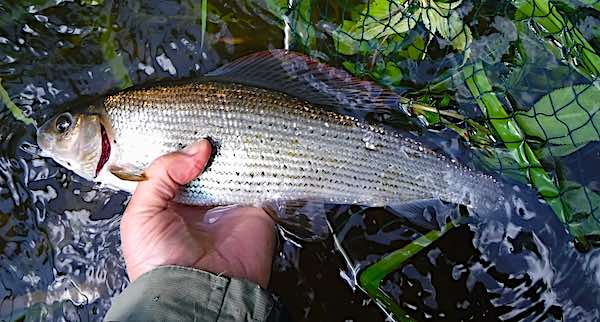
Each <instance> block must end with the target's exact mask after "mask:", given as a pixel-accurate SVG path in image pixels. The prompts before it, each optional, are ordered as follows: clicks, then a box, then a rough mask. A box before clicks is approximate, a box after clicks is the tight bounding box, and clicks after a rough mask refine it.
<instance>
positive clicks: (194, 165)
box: [127, 140, 211, 214]
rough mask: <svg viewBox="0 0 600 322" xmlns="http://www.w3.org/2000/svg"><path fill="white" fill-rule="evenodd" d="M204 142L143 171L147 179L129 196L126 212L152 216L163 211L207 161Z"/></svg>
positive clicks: (171, 154) (156, 162)
mask: <svg viewBox="0 0 600 322" xmlns="http://www.w3.org/2000/svg"><path fill="white" fill-rule="evenodd" d="M210 153H211V146H210V143H209V142H208V141H207V140H201V141H198V142H196V143H194V144H192V145H190V146H188V147H186V148H185V149H183V150H181V151H177V152H172V153H169V154H166V155H164V156H161V157H160V158H158V159H156V160H154V162H152V163H151V164H150V166H149V167H148V168H147V169H146V171H145V174H146V176H147V177H148V180H146V181H143V182H140V183H139V184H138V186H137V188H136V190H135V192H134V194H133V196H132V197H131V201H130V202H129V206H128V207H127V210H128V211H127V212H129V211H133V212H136V213H139V212H144V213H149V214H153V213H155V212H157V211H161V210H163V209H165V208H166V207H167V206H168V204H169V201H171V200H173V199H174V198H175V196H176V195H177V193H178V192H179V189H180V188H181V186H183V185H186V184H188V183H189V182H191V181H192V180H194V179H195V178H197V177H198V176H199V175H200V174H201V173H202V171H203V170H204V167H205V166H206V163H207V162H208V160H209V158H210Z"/></svg>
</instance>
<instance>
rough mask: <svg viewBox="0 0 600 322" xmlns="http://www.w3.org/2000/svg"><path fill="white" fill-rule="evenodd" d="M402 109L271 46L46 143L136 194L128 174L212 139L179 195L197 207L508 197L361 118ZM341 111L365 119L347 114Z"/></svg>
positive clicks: (153, 90)
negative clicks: (205, 159)
mask: <svg viewBox="0 0 600 322" xmlns="http://www.w3.org/2000/svg"><path fill="white" fill-rule="evenodd" d="M397 105H398V97H397V96H396V95H395V94H394V93H392V92H389V91H386V90H384V89H382V88H381V87H378V86H376V85H375V84H373V83H370V82H366V81H360V80H357V79H356V78H353V77H351V76H350V75H348V74H347V73H345V72H343V71H340V70H337V69H334V68H331V67H328V66H327V65H324V64H321V63H317V62H315V61H312V60H310V59H309V58H307V57H306V56H302V55H299V54H294V53H288V52H284V51H271V52H263V53H257V54H254V55H251V56H248V57H246V58H242V59H240V60H238V61H235V62H233V63H231V64H228V65H225V66H224V67H222V68H220V69H218V70H216V71H214V72H212V73H210V74H209V75H206V76H205V77H203V78H201V79H197V80H194V81H189V82H186V83H178V84H172V85H166V86H154V87H149V88H143V89H130V90H126V91H123V92H120V93H117V94H115V95H110V96H108V97H106V98H104V99H102V100H100V101H97V102H94V103H93V104H89V105H88V104H86V105H84V106H78V107H75V108H72V109H70V110H69V111H67V112H65V113H62V114H59V115H57V116H55V117H54V118H52V119H50V120H49V121H47V122H46V123H45V124H44V125H43V126H42V127H40V128H39V130H38V144H39V146H40V147H41V148H42V150H43V151H44V154H45V155H47V156H49V157H52V158H54V159H55V160H56V161H57V162H58V163H60V164H62V165H63V166H65V167H67V168H69V169H72V170H73V171H75V172H76V173H77V174H79V175H81V176H83V177H85V178H88V179H90V180H95V181H98V182H101V183H105V184H107V185H110V186H113V187H116V188H118V189H124V190H128V191H132V189H133V188H134V185H131V184H130V183H128V182H127V180H128V179H136V178H138V179H143V176H140V174H141V172H140V171H139V170H138V169H144V168H145V167H146V166H148V164H149V163H150V162H151V161H152V160H154V159H156V158H157V157H159V156H161V155H163V154H166V153H169V152H171V151H175V150H178V149H180V148H182V147H184V146H186V145H189V144H191V143H192V142H194V141H196V140H198V139H201V138H206V137H209V138H211V139H212V140H213V141H214V143H215V144H214V147H213V148H214V149H216V155H215V156H214V159H213V161H212V163H211V164H210V166H209V167H208V168H207V169H206V170H205V171H204V173H203V174H202V175H201V176H200V177H199V178H198V179H196V180H195V181H193V182H192V183H191V184H190V185H188V186H187V187H185V188H184V189H183V190H182V191H181V193H180V195H179V196H178V201H180V202H182V203H185V204H192V205H226V204H248V205H260V204H264V203H267V202H287V201H307V200H308V201H311V200H314V201H319V202H324V203H333V204H360V205H366V206H386V205H398V204H402V203H407V202H411V201H416V200H423V199H432V198H434V199H441V200H444V201H448V202H453V203H458V204H464V205H467V206H473V207H478V206H482V205H487V206H490V205H493V204H494V203H496V202H497V201H498V200H499V198H500V196H499V189H498V187H499V184H498V183H497V182H495V181H494V180H493V179H492V178H491V177H489V176H486V175H484V174H481V173H478V172H474V171H472V170H470V169H468V168H466V167H464V166H461V165H459V164H457V163H455V162H452V161H451V160H449V159H448V158H446V157H444V156H442V155H440V154H437V153H435V152H433V151H431V150H429V149H427V148H425V147H424V146H422V145H421V144H419V143H417V142H415V141H414V140H412V139H409V138H406V137H403V136H401V135H399V134H398V133H396V132H394V131H393V130H390V129H388V128H383V127H379V126H376V125H371V124H369V122H367V118H366V117H362V116H364V115H366V114H368V112H369V111H385V110H393V109H394V108H397V107H398V106H397ZM340 107H343V109H354V112H355V113H353V114H354V115H358V116H357V117H351V116H347V115H342V114H340V113H337V112H336V111H339V110H340V109H342V108H340ZM123 179H125V180H123Z"/></svg>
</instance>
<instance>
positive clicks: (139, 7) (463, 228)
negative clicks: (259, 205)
mask: <svg viewBox="0 0 600 322" xmlns="http://www.w3.org/2000/svg"><path fill="white" fill-rule="evenodd" d="M208 3H209V10H208V23H207V31H206V33H205V34H204V36H203V33H202V29H201V23H200V21H201V10H200V1H194V2H192V1H144V2H137V1H105V2H103V3H101V4H98V5H90V4H88V3H87V2H86V1H81V2H79V1H75V2H73V1H44V0H35V1H7V0H2V1H0V77H1V78H2V86H3V87H4V88H5V89H6V90H7V92H8V94H9V96H10V98H11V99H12V101H13V102H14V103H16V104H17V105H18V106H19V107H20V108H21V109H22V110H23V111H25V113H26V114H27V115H30V116H32V118H33V119H34V120H35V121H36V122H37V123H38V124H41V122H43V121H44V120H45V119H46V118H48V117H49V116H51V115H53V114H55V113H57V112H58V111H59V110H60V109H61V108H64V107H65V104H67V103H68V102H70V101H72V100H75V99H77V98H79V97H81V96H84V95H85V96H98V95H103V94H105V93H106V92H109V91H112V90H115V89H118V88H119V87H121V86H123V85H125V84H127V83H129V82H130V83H132V84H140V83H144V82H148V81H154V80H159V79H177V78H183V77H191V76H194V75H201V74H202V73H204V72H206V71H210V70H212V69H214V68H215V67H217V66H220V65H222V64H223V63H225V62H228V61H230V60H232V59H234V58H237V57H240V56H243V55H244V54H248V53H252V52H255V51H259V50H265V49H272V48H282V47H284V41H285V36H284V33H283V31H282V29H281V28H280V25H281V17H276V16H274V15H273V13H272V11H270V10H269V9H268V8H269V6H268V4H267V3H266V2H260V1H259V2H240V1H236V2H228V3H226V4H223V3H213V2H212V1H208ZM475 5H481V4H477V3H476V4H475ZM482 7H483V6H482ZM331 8H333V9H332V10H334V9H336V8H337V7H336V6H332V7H331ZM338 9H339V8H338ZM111 30H112V31H111ZM495 35H496V36H497V37H496V38H494V37H493V36H494V35H489V38H490V39H492V40H493V41H494V42H495V43H496V44H498V43H500V44H501V43H502V35H504V34H503V33H502V32H498V33H497V34H495ZM107 38H110V39H109V40H110V41H107ZM201 39H204V43H201ZM323 41H324V42H326V40H325V39H324V40H323ZM107 44H112V46H114V48H110V46H111V45H107ZM107 46H108V47H107ZM291 48H294V44H293V43H292V44H291ZM113 49H116V52H117V53H119V55H117V56H115V55H111V54H110V53H111V52H112V53H114V52H115V50H113ZM530 49H531V50H533V51H535V50H536V47H535V46H534V45H532V46H531V48H530ZM111 50H112V51H111ZM320 58H321V59H322V60H323V61H328V62H329V63H331V64H332V65H336V66H339V61H338V60H336V59H335V57H334V56H332V55H327V45H324V50H323V52H322V55H321V57H320ZM448 61H450V62H451V61H452V60H451V59H450V60H447V61H446V63H447V62H448ZM438 62H439V60H438ZM551 63H552V62H548V61H544V62H541V63H540V66H546V67H547V66H548V65H549V64H551ZM412 64H413V65H412V66H408V67H407V68H408V70H409V71H410V72H411V73H412V74H411V77H412V82H408V83H405V84H404V85H403V86H402V87H398V88H397V91H398V92H399V93H404V92H407V91H410V90H413V89H419V88H422V87H423V86H424V84H425V83H426V82H427V80H428V79H432V78H433V76H434V74H435V73H438V72H439V69H440V68H439V67H440V66H436V65H435V61H434V62H433V63H432V61H427V62H423V63H422V64H419V63H414V62H413V63H412ZM119 66H120V67H119ZM119 68H124V69H123V70H121V72H120V71H119ZM545 70H546V71H547V70H548V69H545ZM123 71H124V73H123ZM536 72H539V71H537V70H535V69H533V70H532V71H531V73H533V74H535V73H536ZM123 75H128V76H126V77H123ZM548 77H551V75H548ZM573 77H574V78H576V76H573ZM128 79H129V80H128ZM533 80H535V79H533ZM562 81H565V82H566V81H568V80H564V79H563V80H562ZM527 86H530V87H531V91H529V90H528V91H527V93H528V94H527V95H525V94H524V95H522V96H517V97H516V99H517V100H523V101H527V100H529V101H533V98H532V97H539V95H538V96H536V95H537V94H536V92H535V90H536V87H535V84H531V83H528V84H527ZM456 95H457V100H458V101H460V100H461V98H462V99H463V101H464V102H465V106H464V107H463V108H464V110H465V111H468V110H469V109H471V110H473V102H472V101H470V102H469V101H468V99H467V98H465V94H464V93H461V92H457V93H456ZM407 123H411V122H410V120H407ZM413 127H414V125H413ZM416 127H417V128H418V126H416ZM34 131H35V129H34V127H33V126H26V125H25V124H23V123H22V122H19V121H17V120H15V119H14V118H13V116H12V115H11V113H10V112H9V111H8V109H7V107H6V106H4V107H2V108H0V144H1V146H2V147H1V149H0V321H15V320H18V321H97V320H100V319H101V318H102V317H103V315H104V313H105V312H106V310H107V309H108V307H109V305H110V299H111V297H112V296H114V295H116V294H118V293H119V292H120V291H121V290H122V289H123V288H124V287H125V286H126V285H127V283H128V281H127V277H126V275H125V269H124V264H123V261H122V258H121V253H120V249H119V244H120V242H119V231H118V225H119V219H120V214H121V212H122V211H123V209H124V207H125V205H126V203H127V201H128V195H126V194H124V193H115V192H112V191H109V190H106V189H99V188H97V187H94V185H93V184H92V183H90V182H87V181H85V180H83V179H81V178H79V177H78V176H76V175H74V174H73V173H71V172H70V171H68V170H65V169H63V168H61V167H60V166H58V165H57V164H56V163H55V162H53V161H52V160H48V159H43V158H39V157H37V156H36V155H35V154H34V153H31V152H32V151H35V149H33V148H32V145H34V142H35V137H34ZM423 140H426V141H428V142H429V143H430V144H432V145H434V146H436V147H437V149H439V150H441V151H444V152H445V153H446V154H449V155H450V156H452V157H454V158H456V159H458V160H461V161H462V162H465V163H467V164H470V165H472V166H476V163H475V162H474V161H473V160H474V157H473V154H472V150H471V149H469V148H468V147H466V146H464V144H463V143H462V141H461V140H459V138H457V136H456V135H455V134H452V133H451V132H449V131H442V132H441V133H426V134H425V135H424V136H423ZM599 151H600V150H599V149H598V145H592V146H591V147H589V148H586V149H584V150H580V151H578V152H577V153H576V154H573V155H572V156H570V157H569V158H568V159H567V160H566V161H565V162H564V164H562V169H561V171H567V172H568V173H569V176H571V177H576V178H578V180H579V181H580V182H581V181H583V182H584V183H586V184H587V185H589V186H592V187H594V186H595V187H598V177H599V174H598V170H597V164H598V163H597V161H598V159H599V155H600V152H599ZM506 182H507V183H508V184H509V186H510V185H512V184H513V183H511V182H509V181H506ZM501 208H502V209H501V210H499V211H495V212H492V213H486V214H477V215H472V216H471V217H470V219H469V220H468V223H467V224H463V225H460V226H459V227H457V228H454V229H453V230H451V231H450V232H448V233H447V234H446V235H445V236H444V237H443V238H442V239H441V240H440V241H438V242H437V243H435V244H434V245H433V246H431V247H428V248H426V249H425V250H424V251H423V252H422V253H420V254H419V255H417V256H416V257H414V258H412V259H410V260H409V261H408V262H407V263H406V264H405V265H404V266H402V267H401V268H400V269H399V270H398V271H397V272H395V273H394V274H392V275H391V276H389V277H388V278H387V279H386V281H385V282H384V284H383V286H384V288H385V290H386V291H387V292H388V293H389V294H392V295H393V296H394V297H395V298H396V299H397V300H398V302H399V303H401V305H402V307H403V308H404V309H405V310H406V311H407V312H409V313H410V314H411V315H412V316H413V317H416V318H418V319H420V320H448V321H455V320H473V321H482V320H486V321H488V320H489V321H494V320H509V321H517V320H525V321H545V320H559V319H564V320H568V321H597V320H599V319H600V288H599V286H600V251H598V250H597V249H592V250H591V251H587V252H579V251H577V250H576V248H575V247H574V244H573V242H572V240H571V238H570V237H569V235H568V234H567V233H566V231H565V229H564V227H563V226H562V225H561V224H560V223H559V222H558V220H557V219H556V217H555V216H554V215H553V213H552V211H551V210H550V208H548V207H547V206H546V205H545V204H544V203H542V202H540V201H539V200H538V199H537V197H536V195H535V193H534V192H532V191H531V190H530V189H529V188H527V187H525V186H522V185H520V186H519V185H515V186H514V190H513V192H512V193H510V194H509V195H508V197H507V202H506V204H505V205H502V207H501ZM456 211H457V210H456V209H454V207H453V206H451V205H441V204H439V205H436V206H433V207H430V208H428V210H427V211H426V212H425V214H423V216H421V217H423V218H424V221H421V222H420V223H417V221H418V220H416V219H415V218H413V220H408V219H406V218H404V217H402V216H396V215H394V214H392V213H391V212H389V211H384V210H382V209H363V208H361V207H357V206H352V207H347V206H339V207H334V209H332V211H331V213H330V219H331V222H332V225H333V227H334V229H335V231H336V232H337V234H336V238H337V240H339V241H340V245H341V249H343V252H344V255H342V253H341V252H340V247H337V246H335V242H334V239H333V238H332V237H330V238H329V239H328V240H325V241H323V242H317V243H308V244H307V243H304V244H301V245H300V246H298V245H295V244H294V243H292V242H286V243H284V245H283V247H282V251H281V253H280V256H279V258H278V259H277V260H276V263H275V273H274V275H273V280H272V283H271V288H272V289H273V291H274V292H275V293H277V294H279V295H280V296H281V298H282V299H283V300H284V301H285V302H286V303H287V305H288V307H289V309H290V311H291V313H292V315H293V317H294V318H295V319H296V320H298V321H301V320H310V321H366V320H369V321H372V320H379V321H383V320H384V319H385V315H384V314H382V313H381V311H380V310H379V309H378V308H377V307H376V305H375V304H374V303H373V301H371V300H369V298H368V297H367V296H365V295H364V294H363V293H362V291H361V290H359V289H358V288H356V287H355V285H354V281H355V278H356V274H355V273H356V272H357V271H358V270H360V268H364V267H366V266H368V264H370V263H373V262H375V261H376V260H377V259H378V258H380V257H381V256H382V255H384V254H386V253H388V252H390V251H392V250H395V249H397V248H399V247H401V246H403V245H405V244H407V243H408V242H410V241H411V240H413V239H414V238H415V237H416V236H418V234H419V233H425V232H427V231H428V229H431V228H435V227H438V226H439V223H443V222H444V220H445V219H446V218H449V217H455V216H456Z"/></svg>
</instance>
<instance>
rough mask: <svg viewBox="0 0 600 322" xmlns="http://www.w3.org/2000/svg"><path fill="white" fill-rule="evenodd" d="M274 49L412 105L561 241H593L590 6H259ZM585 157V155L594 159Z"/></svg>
mask: <svg viewBox="0 0 600 322" xmlns="http://www.w3.org/2000/svg"><path fill="white" fill-rule="evenodd" d="M267 6H268V8H269V9H270V10H271V11H272V12H273V13H275V14H276V15H278V16H280V17H283V19H282V22H281V23H282V27H283V29H284V32H285V33H286V46H288V47H289V48H291V49H296V50H301V51H304V52H307V53H309V54H310V55H312V56H313V57H317V58H320V59H325V60H329V61H331V62H335V63H336V64H337V65H339V66H341V67H343V68H345V69H346V70H348V71H349V72H351V73H353V74H355V75H358V76H360V77H363V78H371V79H373V80H375V81H377V82H379V83H380V84H383V85H386V86H388V87H390V88H392V89H394V90H395V91H396V92H397V93H398V94H400V95H403V96H405V97H408V98H410V99H411V100H412V101H411V102H414V104H411V105H410V106H403V108H404V109H405V110H407V111H408V112H409V113H410V115H411V119H412V120H413V121H414V123H415V124H417V125H418V126H420V127H421V128H428V129H430V130H436V131H453V132H455V133H457V135H458V136H460V137H461V138H462V140H463V141H464V142H466V143H467V144H468V145H470V146H472V147H474V148H475V149H474V152H473V154H472V156H471V157H472V158H471V160H470V162H472V164H474V165H475V166H476V167H479V168H483V169H486V170H488V171H492V172H496V173H498V174H499V175H500V176H503V177H509V178H512V179H514V180H516V181H519V182H522V183H527V184H530V185H531V186H532V187H533V188H534V189H536V190H537V191H538V193H539V196H540V197H541V198H542V199H544V200H545V202H547V203H548V204H549V205H550V207H551V208H552V210H553V211H554V213H555V214H556V215H557V216H558V218H559V219H560V220H561V222H563V223H564V224H566V227H567V228H568V229H569V231H570V233H571V234H572V235H574V236H575V237H578V238H580V239H581V240H583V239H582V237H584V236H586V237H587V241H584V244H585V243H587V242H588V241H589V240H594V239H597V236H598V235H599V234H600V212H599V209H598V207H599V205H600V195H599V194H598V193H600V189H599V188H598V186H597V182H598V181H597V180H598V171H597V170H595V166H594V165H593V164H595V162H597V157H594V155H596V154H597V151H598V144H597V142H598V140H600V133H599V129H600V116H599V114H598V110H599V109H600V104H599V102H600V87H599V83H598V81H597V80H596V77H597V75H598V74H599V70H600V56H598V53H599V52H600V50H599V43H600V42H599V40H600V32H599V27H598V25H599V24H598V22H600V21H599V19H598V17H599V16H600V15H599V9H600V2H599V1H566V0H564V1H555V2H549V1H547V0H531V1H527V0H521V1H512V2H511V1H502V2H497V1H483V2H477V1H474V2H466V1H453V2H445V1H433V0H431V1H430V0H420V1H411V0H405V1H401V0H397V1H391V0H375V1H369V2H367V3H362V2H360V3H357V2H341V3H339V2H335V3H334V2H311V1H294V0H291V1H279V2H277V1H268V2H267ZM595 153H596V154H595Z"/></svg>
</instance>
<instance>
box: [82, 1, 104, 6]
mask: <svg viewBox="0 0 600 322" xmlns="http://www.w3.org/2000/svg"><path fill="white" fill-rule="evenodd" d="M79 3H81V5H88V6H99V5H101V4H103V3H104V0H79Z"/></svg>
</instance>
